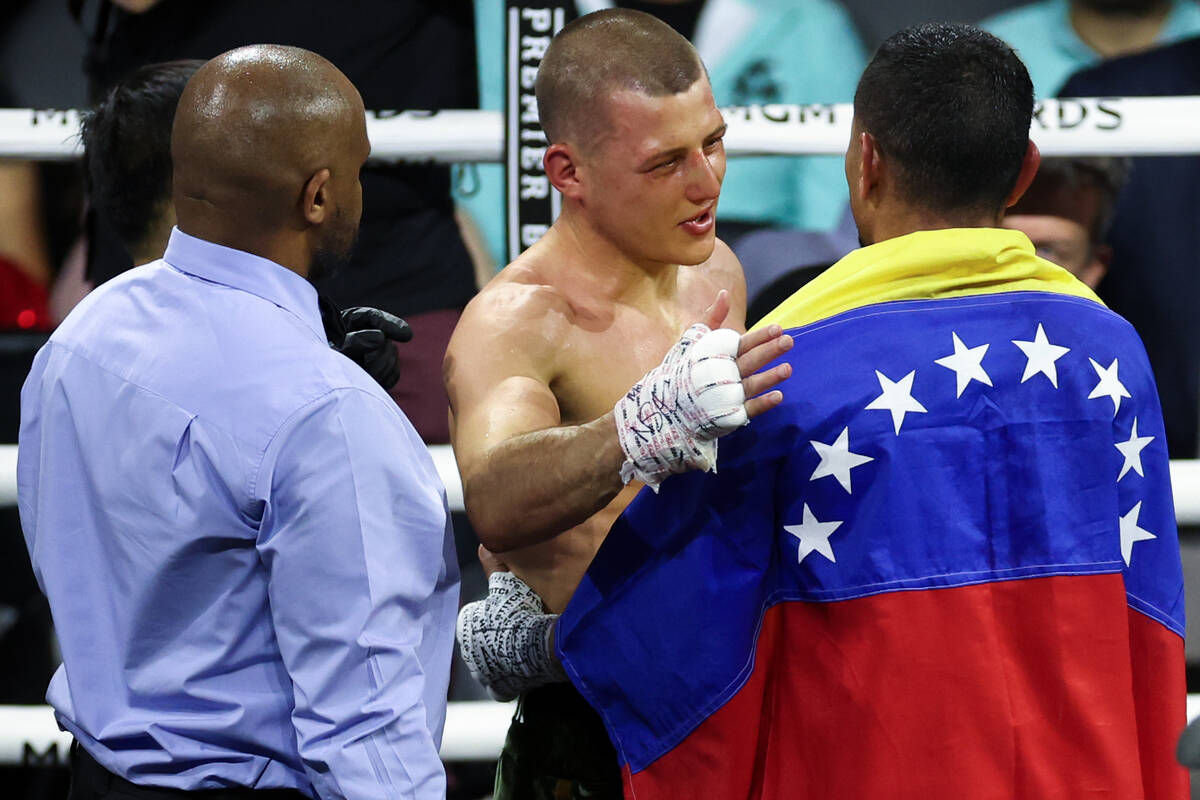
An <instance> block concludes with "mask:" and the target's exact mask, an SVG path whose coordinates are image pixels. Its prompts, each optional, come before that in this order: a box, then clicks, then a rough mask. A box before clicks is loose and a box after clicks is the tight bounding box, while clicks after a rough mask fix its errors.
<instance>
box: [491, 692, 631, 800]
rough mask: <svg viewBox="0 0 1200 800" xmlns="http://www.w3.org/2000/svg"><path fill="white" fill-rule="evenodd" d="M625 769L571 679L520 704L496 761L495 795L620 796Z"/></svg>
mask: <svg viewBox="0 0 1200 800" xmlns="http://www.w3.org/2000/svg"><path fill="white" fill-rule="evenodd" d="M622 797H623V795H622V790H621V771H620V768H619V766H618V764H617V754H616V751H615V750H613V747H612V744H611V743H610V742H609V740H608V734H607V733H606V732H605V730H604V724H603V722H601V720H600V715H599V714H597V713H596V712H595V711H593V710H592V707H591V706H589V705H588V704H587V701H585V700H584V699H583V697H582V696H580V694H579V692H577V691H575V687H573V686H571V685H570V684H567V683H558V684H554V685H552V686H543V687H541V688H539V689H535V690H533V691H532V692H529V693H528V694H526V695H525V696H524V697H522V698H521V700H520V701H519V702H518V705H517V712H516V714H515V715H514V716H513V722H512V725H511V726H510V727H509V729H508V736H507V737H506V739H505V741H504V750H503V751H501V753H500V761H499V763H498V764H497V765H496V786H495V792H494V800H583V799H584V798H588V800H610V798H611V800H622Z"/></svg>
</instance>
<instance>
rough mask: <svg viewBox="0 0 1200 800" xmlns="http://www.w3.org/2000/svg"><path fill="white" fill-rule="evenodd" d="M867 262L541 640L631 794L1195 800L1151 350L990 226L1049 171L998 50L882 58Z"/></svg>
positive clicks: (782, 318)
mask: <svg viewBox="0 0 1200 800" xmlns="http://www.w3.org/2000/svg"><path fill="white" fill-rule="evenodd" d="M854 108H855V120H854V126H853V134H852V140H851V143H850V148H849V152H848V153H847V157H846V175H847V180H848V183H849V186H850V194H851V206H852V210H853V212H854V217H855V220H856V221H857V223H858V227H859V231H860V236H861V239H862V241H863V243H864V245H865V246H864V247H863V248H862V249H860V250H858V251H856V252H854V253H852V254H850V255H849V256H847V257H846V258H845V259H843V260H842V261H840V262H838V263H837V264H835V265H834V266H833V267H831V268H830V269H829V270H828V271H827V272H825V273H824V274H822V275H821V276H820V277H819V278H817V279H816V280H814V281H812V282H811V283H810V284H808V285H807V286H806V287H805V288H804V289H802V290H801V291H800V292H798V293H797V294H796V295H794V296H793V297H792V298H791V299H789V300H788V301H786V302H785V303H784V304H783V305H782V306H780V307H779V308H778V309H776V310H775V311H774V312H773V313H771V314H770V315H768V317H767V318H766V319H765V320H764V321H763V324H772V323H778V324H780V325H782V326H783V327H784V328H785V329H786V330H787V331H788V332H789V333H790V334H791V335H792V336H793V337H794V340H795V346H794V348H793V349H792V350H791V351H790V352H789V353H787V354H786V355H785V356H783V358H782V361H786V362H788V363H790V364H791V365H792V370H793V376H794V377H793V378H792V381H791V390H790V391H789V392H787V394H786V397H785V399H784V402H783V405H781V406H780V407H779V408H778V409H776V410H775V411H773V412H772V413H771V414H767V415H764V416H763V417H761V418H759V419H756V420H755V421H754V422H753V424H752V425H750V426H749V427H748V428H746V429H744V430H742V431H740V432H738V433H735V434H733V435H731V436H729V437H727V438H725V439H724V441H722V443H721V450H720V461H719V466H720V472H719V474H707V473H698V472H694V473H690V474H686V475H678V476H673V477H671V478H670V479H669V480H667V481H666V482H664V484H663V485H662V489H661V492H660V493H659V494H657V495H655V494H652V493H650V492H646V491H643V492H642V493H641V494H640V495H639V496H638V498H637V499H636V500H635V501H634V502H633V503H632V504H631V505H630V506H629V508H628V509H627V510H626V511H625V513H624V514H623V516H622V517H621V519H620V520H619V521H618V522H617V524H616V526H615V527H614V528H613V530H612V531H611V532H610V534H609V536H608V537H607V539H606V541H605V542H604V544H603V546H602V547H601V548H600V550H599V552H598V554H597V556H596V558H595V560H594V561H593V563H592V566H591V568H590V570H589V572H588V574H587V576H586V577H585V578H584V581H583V583H582V584H581V585H580V587H579V589H578V590H577V591H576V593H575V595H574V598H573V599H572V601H571V603H570V604H569V605H568V607H567V609H566V611H565V612H564V614H563V615H562V617H561V618H560V619H559V620H558V623H557V651H558V655H559V657H560V659H561V661H562V664H563V666H564V667H565V670H566V672H567V674H568V675H569V676H570V678H571V680H572V682H573V683H574V684H575V685H576V687H577V688H578V689H579V690H580V691H581V693H582V694H583V695H584V696H585V697H586V698H587V699H588V701H589V702H590V703H591V704H592V705H593V706H594V707H595V708H596V709H597V710H598V711H599V712H600V714H601V716H602V717H603V718H604V721H605V725H606V727H607V729H608V732H609V735H610V737H611V738H612V740H613V744H614V745H615V747H616V750H617V753H618V755H619V757H620V760H621V762H622V766H623V769H624V776H625V791H626V796H627V797H636V798H675V797H679V798H684V797H712V798H734V797H737V798H746V797H749V798H800V799H803V798H837V799H838V800H857V798H914V800H915V799H917V798H920V799H921V800H930V799H934V800H937V799H940V798H946V799H947V800H949V799H950V798H954V800H958V799H959V798H971V799H972V800H985V799H986V798H997V799H999V798H1051V797H1063V798H1078V797H1097V798H1100V797H1105V798H1119V800H1134V799H1135V798H1155V799H1156V800H1157V799H1159V798H1184V797H1187V796H1188V776H1187V773H1186V771H1185V770H1183V769H1182V768H1181V767H1179V766H1178V765H1177V764H1176V763H1175V762H1174V758H1173V752H1174V742H1175V739H1176V737H1177V736H1178V734H1179V732H1180V731H1181V730H1182V729H1183V726H1184V722H1185V719H1184V716H1185V710H1184V701H1185V686H1184V656H1183V640H1182V636H1183V631H1184V618H1183V614H1184V611H1183V609H1184V605H1183V588H1182V587H1183V581H1182V571H1181V567H1180V557H1179V547H1178V541H1177V535H1176V529H1175V521H1174V515H1173V504H1172V499H1171V492H1170V484H1169V475H1168V461H1167V455H1166V447H1165V441H1164V434H1163V427H1162V416H1161V412H1160V409H1159V403H1158V399H1157V396H1156V390H1155V386H1154V382H1153V379H1152V377H1151V372H1150V369H1149V366H1148V364H1147V361H1146V356H1145V353H1144V351H1143V348H1142V345H1141V342H1140V340H1139V339H1138V337H1137V335H1136V333H1135V332H1134V331H1133V329H1132V328H1131V327H1130V326H1129V324H1128V323H1126V322H1125V321H1124V320H1122V319H1121V318H1120V317H1118V316H1116V315H1114V314H1112V313H1111V312H1109V311H1108V310H1107V309H1106V308H1105V307H1104V306H1103V305H1102V304H1101V303H1100V301H1099V300H1098V299H1097V298H1096V296H1095V295H1094V294H1093V293H1092V292H1091V290H1089V289H1088V288H1086V287H1085V286H1084V285H1083V284H1081V283H1079V282H1078V281H1077V280H1075V279H1074V278H1073V277H1072V276H1071V275H1070V274H1069V273H1067V272H1066V271H1065V270H1062V269H1060V268H1058V267H1056V266H1054V265H1052V264H1050V263H1049V262H1047V261H1044V260H1042V259H1040V258H1038V257H1037V256H1036V255H1035V254H1034V250H1033V247H1032V246H1031V245H1030V242H1029V240H1028V239H1027V238H1026V237H1025V236H1024V235H1023V234H1021V233H1018V232H1013V231H1004V230H999V229H998V228H999V224H998V221H999V219H1000V216H1001V214H1002V212H1003V210H1004V208H1005V207H1006V206H1007V205H1011V204H1012V203H1013V202H1015V201H1016V199H1017V198H1018V197H1019V196H1020V194H1021V193H1022V191H1023V190H1024V188H1025V187H1026V186H1027V185H1028V184H1029V182H1030V180H1031V179H1032V177H1033V175H1034V173H1035V171H1036V169H1037V164H1038V159H1039V156H1038V152H1037V149H1036V147H1034V145H1033V144H1032V143H1031V142H1029V139H1028V131H1029V125H1030V119H1031V114H1032V109H1033V93H1032V88H1031V84H1030V81H1029V77H1028V74H1027V73H1026V70H1025V68H1024V66H1023V65H1022V64H1021V62H1020V61H1019V60H1018V59H1017V57H1016V56H1015V55H1014V54H1013V52H1012V51H1011V50H1010V49H1009V48H1008V47H1007V46H1005V45H1004V44H1003V43H1001V42H1000V41H999V40H997V39H995V38H993V37H992V36H990V35H988V34H985V33H982V32H980V31H978V30H977V29H974V28H971V27H968V26H957V25H943V24H937V25H927V26H920V27H917V28H912V29H908V30H905V31H902V32H900V33H898V34H896V35H894V36H893V37H891V38H890V39H888V40H887V41H886V42H885V43H884V44H883V45H882V47H881V48H880V50H879V52H878V53H877V54H876V55H875V57H874V59H873V60H872V62H871V64H870V65H869V66H868V67H867V70H866V72H865V73H864V74H863V77H862V80H861V82H860V84H859V88H858V92H857V94H856V97H855V106H854Z"/></svg>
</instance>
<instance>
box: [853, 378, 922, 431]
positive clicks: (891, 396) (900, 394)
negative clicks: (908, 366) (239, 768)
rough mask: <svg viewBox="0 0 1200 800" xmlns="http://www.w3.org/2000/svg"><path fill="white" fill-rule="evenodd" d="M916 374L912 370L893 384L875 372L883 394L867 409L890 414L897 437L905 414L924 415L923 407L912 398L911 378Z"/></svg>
mask: <svg viewBox="0 0 1200 800" xmlns="http://www.w3.org/2000/svg"><path fill="white" fill-rule="evenodd" d="M916 374H917V371H916V370H913V371H912V372H910V373H908V374H907V375H905V376H904V377H903V378H901V379H900V380H899V381H896V382H893V381H892V380H891V379H890V378H888V376H887V375H884V374H883V373H882V372H880V371H879V370H875V377H876V378H878V379H879V388H880V389H882V390H883V394H881V395H879V397H876V398H875V399H874V400H872V401H871V402H870V404H869V405H868V406H867V408H872V409H876V410H886V411H890V412H892V424H893V425H894V426H895V427H896V434H897V435H899V434H900V426H901V425H903V424H904V415H905V414H907V413H908V412H909V411H912V412H914V413H917V414H924V413H926V412H925V406H923V405H921V404H920V403H918V402H917V400H916V398H914V397H913V396H912V385H913V377H914V376H915V375H916Z"/></svg>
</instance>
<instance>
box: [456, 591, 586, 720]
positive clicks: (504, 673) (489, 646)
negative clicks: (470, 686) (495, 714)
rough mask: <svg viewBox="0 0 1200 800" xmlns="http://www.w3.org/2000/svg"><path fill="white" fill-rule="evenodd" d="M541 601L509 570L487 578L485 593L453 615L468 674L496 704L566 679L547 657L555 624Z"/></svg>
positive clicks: (553, 659)
mask: <svg viewBox="0 0 1200 800" xmlns="http://www.w3.org/2000/svg"><path fill="white" fill-rule="evenodd" d="M556 619H558V614H547V613H546V612H545V608H544V607H543V606H542V601H541V599H540V598H539V597H538V596H537V595H536V594H535V593H534V591H533V590H532V589H530V588H529V587H528V586H527V585H526V584H525V582H524V581H522V580H521V579H520V578H518V577H517V576H516V575H514V574H513V573H511V572H496V573H493V574H492V575H491V577H489V578H488V595H487V597H486V598H484V599H483V600H477V601H475V602H474V603H468V604H467V605H465V606H463V607H462V610H461V611H459V612H458V625H457V634H458V645H459V649H460V651H461V652H462V657H463V661H464V662H466V665H467V669H468V670H470V672H471V676H472V677H473V678H475V680H477V681H479V682H480V683H481V684H483V686H484V687H485V688H486V689H487V691H488V694H489V695H491V696H492V698H493V699H495V700H501V701H506V700H512V699H513V698H514V697H516V696H517V695H520V694H523V693H524V692H527V691H529V690H530V689H534V688H536V687H538V686H544V685H546V684H548V683H561V682H563V681H566V680H567V674H566V673H565V672H564V671H563V668H562V665H561V664H559V663H558V660H557V659H555V658H554V656H553V655H552V650H553V641H552V637H553V634H554V620H556Z"/></svg>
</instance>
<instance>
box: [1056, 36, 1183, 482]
mask: <svg viewBox="0 0 1200 800" xmlns="http://www.w3.org/2000/svg"><path fill="white" fill-rule="evenodd" d="M1059 94H1060V96H1063V97H1095V96H1100V97H1104V96H1108V97H1128V96H1165V95H1195V94H1200V38H1195V39H1188V40H1186V41H1183V42H1179V43H1177V44H1174V45H1169V46H1167V47H1163V48H1159V49H1156V50H1152V51H1149V52H1146V53H1142V54H1139V55H1135V56H1129V57H1126V58H1120V59H1114V60H1112V61H1108V62H1105V63H1103V64H1100V65H1099V66H1096V67H1093V68H1091V69H1087V70H1084V71H1082V72H1080V73H1078V74H1076V75H1075V76H1074V77H1072V78H1071V79H1070V80H1069V81H1067V83H1066V85H1065V86H1064V87H1063V88H1062V90H1061V91H1060V92H1059ZM1108 242H1109V244H1110V245H1111V246H1112V250H1113V255H1112V265H1111V266H1110V267H1109V270H1108V274H1107V275H1106V276H1105V278H1104V280H1103V282H1102V283H1101V284H1100V286H1099V288H1098V290H1097V291H1098V292H1099V294H1100V297H1101V298H1102V299H1103V300H1104V302H1105V303H1107V304H1108V305H1109V306H1110V307H1111V308H1112V309H1113V310H1114V311H1116V312H1117V313H1118V314H1120V315H1121V316H1123V317H1125V318H1126V319H1127V320H1129V321H1130V322H1131V323H1133V326H1134V327H1135V328H1136V329H1137V331H1138V333H1139V334H1140V335H1141V337H1142V341H1143V342H1144V343H1145V345H1146V353H1147V355H1149V357H1150V365H1151V367H1153V369H1154V377H1155V380H1156V381H1157V383H1158V392H1159V396H1160V398H1161V399H1162V406H1163V420H1164V422H1165V423H1166V429H1167V448H1168V450H1169V452H1170V455H1171V457H1172V458H1195V457H1196V456H1197V455H1200V453H1198V452H1197V450H1198V448H1197V439H1198V436H1197V427H1198V426H1197V419H1198V418H1200V314H1197V313H1196V308H1197V305H1198V304H1200V155H1188V156H1143V157H1139V158H1135V159H1133V165H1132V168H1131V170H1130V174H1129V179H1128V181H1127V182H1126V184H1125V187H1124V188H1123V189H1122V191H1121V194H1120V196H1119V197H1118V198H1117V205H1116V210H1115V214H1114V216H1113V223H1112V227H1111V229H1110V232H1109V236H1108Z"/></svg>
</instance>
